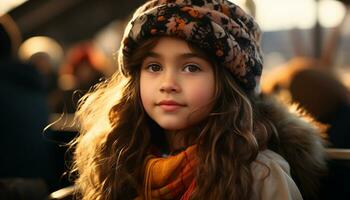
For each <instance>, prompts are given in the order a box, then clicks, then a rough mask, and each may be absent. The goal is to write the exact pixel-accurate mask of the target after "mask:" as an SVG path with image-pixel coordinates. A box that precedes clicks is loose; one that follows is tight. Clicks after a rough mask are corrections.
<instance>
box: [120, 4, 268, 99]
mask: <svg viewBox="0 0 350 200" xmlns="http://www.w3.org/2000/svg"><path fill="white" fill-rule="evenodd" d="M153 36H174V37H179V38H181V39H184V40H186V41H189V42H191V43H193V44H195V45H197V46H198V47H199V48H201V49H202V50H204V51H206V52H207V53H209V54H211V55H213V56H214V57H215V58H216V60H217V61H218V62H219V63H220V64H222V65H223V66H225V67H227V68H228V69H229V70H230V71H231V72H232V74H233V76H234V77H235V80H236V81H237V83H238V84H239V85H240V86H241V87H242V88H243V89H244V90H245V91H255V93H259V88H260V87H259V80H260V76H261V73H262V67H263V58H262V52H261V49H260V45H259V42H260V36H261V32H260V28H259V26H258V24H257V23H256V22H255V21H254V19H253V18H252V17H251V16H249V15H248V14H246V13H245V12H244V11H243V10H242V9H241V8H240V7H238V6H237V5H235V4H233V3H231V2H229V1H227V0H152V1H148V2H146V3H145V4H144V5H142V6H141V7H140V8H138V9H137V10H136V12H135V13H134V15H133V18H132V19H131V21H130V22H129V24H128V26H127V27H126V29H125V32H124V37H123V40H122V43H121V49H120V51H119V58H118V59H119V64H120V71H121V72H122V74H124V75H125V76H129V74H130V70H129V69H127V65H125V64H124V63H126V62H128V58H129V57H130V56H131V55H132V53H133V51H134V50H135V49H136V48H137V47H138V45H139V44H140V43H141V42H143V41H144V40H146V39H148V38H150V37H153Z"/></svg>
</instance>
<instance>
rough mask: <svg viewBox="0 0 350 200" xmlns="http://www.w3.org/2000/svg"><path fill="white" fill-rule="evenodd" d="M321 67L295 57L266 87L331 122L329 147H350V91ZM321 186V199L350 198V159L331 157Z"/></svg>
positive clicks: (320, 120)
mask: <svg viewBox="0 0 350 200" xmlns="http://www.w3.org/2000/svg"><path fill="white" fill-rule="evenodd" d="M319 66H321V65H320V62H318V61H316V60H312V59H309V58H295V59H293V60H291V61H290V62H288V63H287V64H286V65H285V66H282V67H283V68H280V70H279V71H276V72H275V73H273V74H270V75H271V79H270V80H268V81H267V82H265V83H266V85H265V89H264V87H263V90H264V92H266V93H269V94H276V95H277V96H278V97H279V98H281V99H282V100H284V101H287V102H294V103H297V104H299V105H300V107H302V108H303V109H305V110H306V111H307V112H308V113H309V114H311V115H312V116H313V117H314V118H315V120H317V121H319V122H321V123H323V124H325V125H327V126H328V129H327V137H328V142H329V143H328V147H329V148H346V149H350V95H349V90H348V88H346V87H345V86H344V85H343V84H342V82H341V81H340V80H338V78H337V77H336V76H335V75H334V74H333V73H332V72H331V71H330V70H329V69H328V68H323V67H319ZM269 77H270V76H268V77H267V78H268V79H269ZM265 78H266V77H265ZM321 188H322V189H321V190H320V191H321V195H320V197H322V198H321V199H320V200H333V199H349V197H350V190H349V188H350V160H340V159H329V160H328V174H327V176H325V177H324V180H323V182H322V187H321Z"/></svg>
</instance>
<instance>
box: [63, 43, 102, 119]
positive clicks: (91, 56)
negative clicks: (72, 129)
mask: <svg viewBox="0 0 350 200" xmlns="http://www.w3.org/2000/svg"><path fill="white" fill-rule="evenodd" d="M104 65H105V60H104V57H103V56H102V55H101V54H100V53H99V52H98V51H97V49H96V48H95V47H94V46H93V44H92V43H91V42H83V43H80V44H77V45H76V46H74V47H72V48H71V49H70V51H69V52H68V55H67V57H66V59H65V61H64V64H63V66H62V67H61V69H60V75H59V87H60V88H61V89H62V90H63V91H64V102H63V104H62V105H61V106H60V107H59V108H58V110H57V112H68V113H74V112H75V110H76V107H77V103H78V100H79V99H80V98H81V97H82V96H83V95H84V94H85V93H86V92H88V90H89V89H90V87H92V86H93V85H95V84H96V83H98V82H99V81H100V79H101V78H102V77H104V73H103V69H104V67H105V66H104Z"/></svg>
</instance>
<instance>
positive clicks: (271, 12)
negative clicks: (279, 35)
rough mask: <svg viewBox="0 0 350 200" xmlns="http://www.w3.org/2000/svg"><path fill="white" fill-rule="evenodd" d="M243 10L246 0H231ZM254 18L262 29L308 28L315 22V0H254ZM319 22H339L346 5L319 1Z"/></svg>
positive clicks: (326, 24) (323, 0)
mask: <svg viewBox="0 0 350 200" xmlns="http://www.w3.org/2000/svg"><path fill="white" fill-rule="evenodd" d="M231 1H232V2H235V3H236V4H238V5H239V6H241V7H242V8H243V9H244V10H247V7H246V6H245V1H246V0H231ZM254 2H255V5H256V19H257V21H258V23H259V25H260V27H261V29H262V30H263V31H277V30H288V29H292V28H300V29H310V28H312V27H314V25H315V23H316V19H317V18H316V6H317V3H316V1H315V0H292V1H291V0H255V1H254ZM318 6H319V13H320V14H319V22H320V24H321V26H323V27H326V28H330V27H335V26H337V25H339V24H340V22H341V21H342V19H343V18H344V16H345V12H346V7H345V6H344V4H343V3H341V2H339V1H336V0H320V1H319V4H318Z"/></svg>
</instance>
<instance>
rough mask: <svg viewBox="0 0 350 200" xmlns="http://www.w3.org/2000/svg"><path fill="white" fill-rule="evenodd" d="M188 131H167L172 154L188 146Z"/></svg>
mask: <svg viewBox="0 0 350 200" xmlns="http://www.w3.org/2000/svg"><path fill="white" fill-rule="evenodd" d="M185 134H188V132H187V131H165V135H166V139H167V142H168V147H169V151H170V154H172V153H175V152H178V151H181V150H183V149H185V148H186V147H187V145H186V142H185V137H184V136H185Z"/></svg>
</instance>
